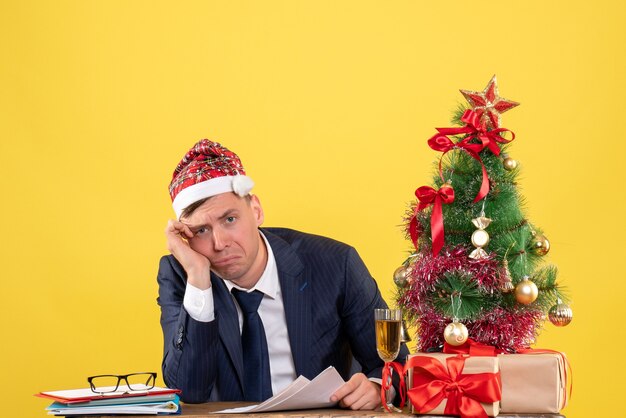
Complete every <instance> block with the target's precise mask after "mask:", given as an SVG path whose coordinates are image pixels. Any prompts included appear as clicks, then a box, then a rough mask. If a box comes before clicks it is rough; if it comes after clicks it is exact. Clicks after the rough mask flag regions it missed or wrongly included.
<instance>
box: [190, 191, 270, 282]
mask: <svg viewBox="0 0 626 418" xmlns="http://www.w3.org/2000/svg"><path fill="white" fill-rule="evenodd" d="M181 222H183V223H184V224H186V225H187V226H189V228H190V229H191V231H192V232H193V233H194V236H193V238H190V239H189V245H190V247H191V248H192V249H193V250H194V251H196V252H198V253H200V254H202V255H204V256H205V257H207V258H208V259H209V261H210V262H211V270H213V271H214V272H215V273H216V274H217V275H218V276H220V277H221V278H222V279H224V280H230V281H232V282H233V283H235V284H237V285H238V286H241V287H246V288H249V287H252V286H254V284H256V282H257V281H258V279H259V278H260V277H261V274H262V273H263V270H264V269H265V264H266V261H267V252H266V249H265V244H264V242H263V240H262V238H261V236H260V234H259V231H258V227H259V226H260V225H261V224H262V223H263V209H262V208H261V203H260V202H259V200H258V198H257V197H256V196H251V197H250V199H249V200H248V199H246V198H242V197H239V196H237V195H236V194H234V193H222V194H219V195H216V196H213V197H211V198H210V199H209V200H207V201H206V202H204V203H203V204H202V205H201V206H200V207H198V209H196V210H195V211H194V212H193V213H192V214H191V215H189V216H188V217H186V218H181Z"/></svg>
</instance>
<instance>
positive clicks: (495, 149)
mask: <svg viewBox="0 0 626 418" xmlns="http://www.w3.org/2000/svg"><path fill="white" fill-rule="evenodd" d="M461 121H463V122H465V126H463V127H460V128H436V129H437V132H439V133H437V134H435V135H434V136H432V137H431V138H430V139H429V140H428V145H429V146H430V147H431V148H432V149H434V150H435V151H441V152H443V154H442V155H441V158H440V159H439V175H440V176H441V177H442V179H443V175H442V170H441V161H442V159H443V156H444V155H445V154H446V153H447V152H448V151H450V150H452V149H455V148H458V149H462V150H464V151H465V152H467V153H468V154H469V155H470V156H471V157H472V158H474V159H475V160H476V161H478V162H479V163H480V166H481V169H482V175H483V179H482V183H481V185H480V190H479V191H478V193H477V194H476V197H475V198H474V203H476V202H478V201H479V200H481V199H482V198H483V197H485V196H487V193H489V178H488V177H487V169H486V168H485V164H483V161H482V160H481V158H480V156H479V155H478V153H479V152H481V151H482V150H483V149H485V148H489V150H490V151H491V152H492V153H494V154H495V155H500V147H499V146H498V144H506V143H509V142H511V141H513V140H514V139H515V133H513V132H512V131H510V130H508V129H505V128H497V129H493V130H491V131H488V130H487V127H486V124H485V123H482V124H481V123H480V116H479V115H478V114H477V113H476V112H475V111H473V110H470V109H467V110H466V111H465V113H463V116H462V117H461ZM501 132H511V135H512V138H511V139H505V138H502V137H501V136H500V133H501ZM460 134H466V135H467V136H466V137H465V139H463V140H462V141H460V142H457V143H454V142H453V141H452V140H451V139H450V138H448V135H460ZM474 138H478V139H479V140H480V142H481V143H480V144H476V143H470V141H471V140H472V139H474Z"/></svg>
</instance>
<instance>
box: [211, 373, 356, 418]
mask: <svg viewBox="0 0 626 418" xmlns="http://www.w3.org/2000/svg"><path fill="white" fill-rule="evenodd" d="M344 383H345V381H344V380H343V379H342V378H341V376H340V375H339V373H338V372H337V370H335V368H334V367H332V366H331V367H329V368H327V369H326V370H324V371H323V372H322V373H320V374H319V375H317V377H316V378H315V379H313V380H309V379H307V378H306V377H304V376H300V377H298V378H297V379H296V380H294V381H293V383H292V384H291V385H289V386H287V387H286V388H285V389H284V390H283V391H282V392H280V393H278V394H276V395H274V396H272V397H271V398H269V399H268V400H266V401H265V402H263V403H260V404H257V405H250V406H244V407H241V408H232V409H224V410H222V411H215V412H214V413H216V414H217V413H221V414H242V413H249V412H270V411H287V410H293V409H318V408H330V407H332V406H335V405H336V404H337V403H336V402H331V401H330V396H331V395H332V394H333V393H334V392H335V391H336V390H337V389H339V388H340V387H341V385H343V384H344Z"/></svg>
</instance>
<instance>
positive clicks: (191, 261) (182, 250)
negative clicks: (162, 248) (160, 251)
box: [165, 219, 211, 290]
mask: <svg viewBox="0 0 626 418" xmlns="http://www.w3.org/2000/svg"><path fill="white" fill-rule="evenodd" d="M165 237H166V238H167V249H168V250H169V251H170V252H171V253H172V255H174V257H176V260H178V262H179V263H180V264H181V265H182V266H183V268H184V269H185V271H186V272H187V282H188V283H189V284H191V285H192V286H194V287H197V288H198V289H200V290H205V289H208V288H209V287H211V263H210V262H209V259H208V258H206V257H205V256H203V255H202V254H200V253H198V252H197V251H194V250H193V249H192V248H191V247H190V246H189V239H191V238H193V232H192V231H191V229H189V227H188V226H187V225H185V224H184V223H182V222H180V221H175V220H172V219H170V220H169V221H168V222H167V227H166V228H165Z"/></svg>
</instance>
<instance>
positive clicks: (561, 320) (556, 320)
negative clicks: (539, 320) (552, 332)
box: [548, 299, 574, 327]
mask: <svg viewBox="0 0 626 418" xmlns="http://www.w3.org/2000/svg"><path fill="white" fill-rule="evenodd" d="M573 317H574V313H573V312H572V308H570V307H569V306H568V305H566V304H565V303H563V302H561V300H560V299H557V301H556V305H554V306H553V307H551V308H550V311H549V312H548V319H550V322H552V323H553V324H554V325H556V326H557V327H564V326H566V325H568V324H569V323H570V322H572V318H573Z"/></svg>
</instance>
